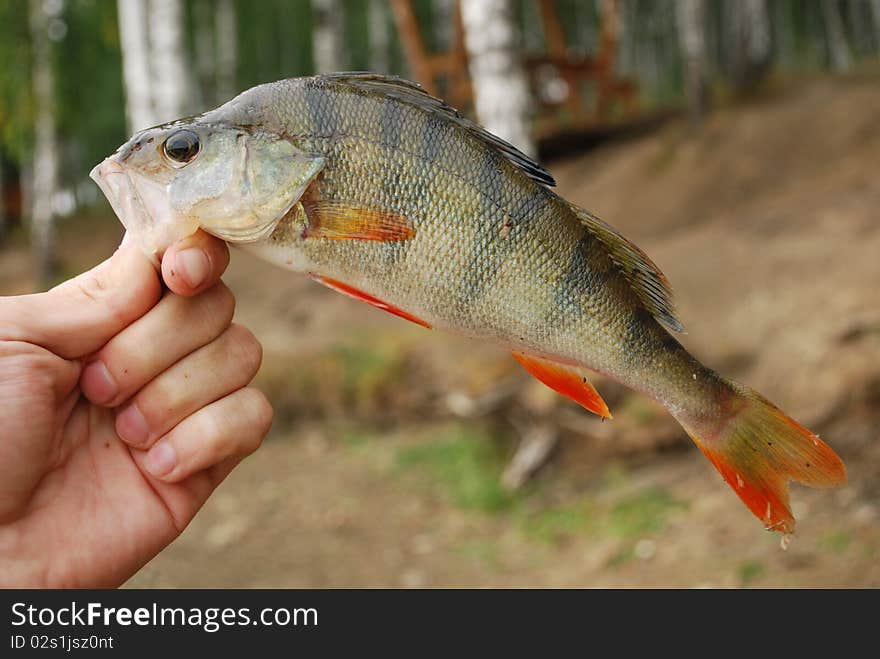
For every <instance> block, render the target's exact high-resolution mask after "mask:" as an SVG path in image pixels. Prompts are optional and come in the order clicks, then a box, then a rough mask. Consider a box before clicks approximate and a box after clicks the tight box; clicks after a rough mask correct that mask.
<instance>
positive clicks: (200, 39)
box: [192, 0, 217, 107]
mask: <svg viewBox="0 0 880 659" xmlns="http://www.w3.org/2000/svg"><path fill="white" fill-rule="evenodd" d="M192 12H193V21H194V22H195V24H196V25H197V26H198V28H197V29H196V30H195V31H194V34H193V51H194V54H195V63H196V65H195V71H194V75H195V78H196V79H197V80H198V83H199V84H198V91H199V97H198V99H197V103H198V106H199V107H204V106H206V105H209V106H214V105H216V101H217V98H216V96H217V93H216V92H217V84H216V83H217V51H216V48H215V41H214V38H215V34H214V30H213V29H211V28H212V27H213V26H214V22H215V21H214V16H215V15H216V8H215V6H214V3H213V2H212V1H211V0H194V1H193V2H192Z"/></svg>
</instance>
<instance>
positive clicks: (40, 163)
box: [30, 0, 58, 287]
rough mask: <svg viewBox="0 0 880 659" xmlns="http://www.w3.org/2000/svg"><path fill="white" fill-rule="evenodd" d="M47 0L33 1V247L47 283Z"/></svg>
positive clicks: (52, 147) (51, 232)
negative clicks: (44, 0)
mask: <svg viewBox="0 0 880 659" xmlns="http://www.w3.org/2000/svg"><path fill="white" fill-rule="evenodd" d="M45 8H46V4H45V3H44V2H43V0H31V2H30V29H31V44H32V46H31V47H32V56H33V62H32V67H33V68H32V80H33V85H34V106H35V117H34V126H35V131H34V161H33V191H32V193H31V199H32V206H31V249H32V251H33V260H34V267H35V274H36V277H37V281H38V282H39V284H40V285H41V286H43V287H44V286H45V285H46V284H48V283H49V281H50V280H51V278H52V274H53V273H54V271H55V266H56V255H55V248H56V236H55V213H54V211H53V209H52V199H53V197H54V196H55V192H56V190H57V186H58V144H57V142H56V140H55V107H54V106H55V81H54V78H53V75H52V61H51V48H50V42H49V31H48V29H49V19H50V17H49V15H48V14H47V13H46V10H45Z"/></svg>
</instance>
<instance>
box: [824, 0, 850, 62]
mask: <svg viewBox="0 0 880 659" xmlns="http://www.w3.org/2000/svg"><path fill="white" fill-rule="evenodd" d="M822 18H823V19H824V20H825V34H826V40H827V43H828V61H829V63H830V64H831V70H832V71H834V72H835V73H844V72H845V71H847V70H849V66H850V55H849V46H848V45H847V43H846V35H845V34H844V31H843V20H842V19H841V17H840V7H839V6H838V3H837V0H822Z"/></svg>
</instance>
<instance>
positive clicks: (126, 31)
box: [117, 0, 158, 132]
mask: <svg viewBox="0 0 880 659" xmlns="http://www.w3.org/2000/svg"><path fill="white" fill-rule="evenodd" d="M117 7H118V12H119V40H120V46H121V48H122V75H123V82H124V83H125V107H126V114H127V116H128V128H129V130H130V131H131V132H134V131H137V130H141V129H143V128H147V127H149V126H153V125H155V124H157V123H158V121H157V119H156V113H155V110H154V109H153V98H152V92H151V90H152V78H151V77H150V49H149V40H148V35H147V2H146V0H118V3H117Z"/></svg>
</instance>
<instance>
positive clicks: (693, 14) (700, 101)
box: [676, 0, 707, 125]
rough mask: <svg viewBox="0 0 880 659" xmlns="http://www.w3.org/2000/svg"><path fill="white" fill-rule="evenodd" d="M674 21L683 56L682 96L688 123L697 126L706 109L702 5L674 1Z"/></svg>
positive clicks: (699, 1)
mask: <svg viewBox="0 0 880 659" xmlns="http://www.w3.org/2000/svg"><path fill="white" fill-rule="evenodd" d="M676 19H677V24H678V38H679V42H680V43H681V52H682V54H683V55H684V68H685V96H686V97H687V104H688V109H689V111H690V116H691V121H692V122H693V124H694V125H698V124H699V123H700V121H702V118H703V114H704V113H705V109H706V101H707V93H706V74H707V71H706V32H705V25H706V3H705V0H678V2H677V3H676Z"/></svg>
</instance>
